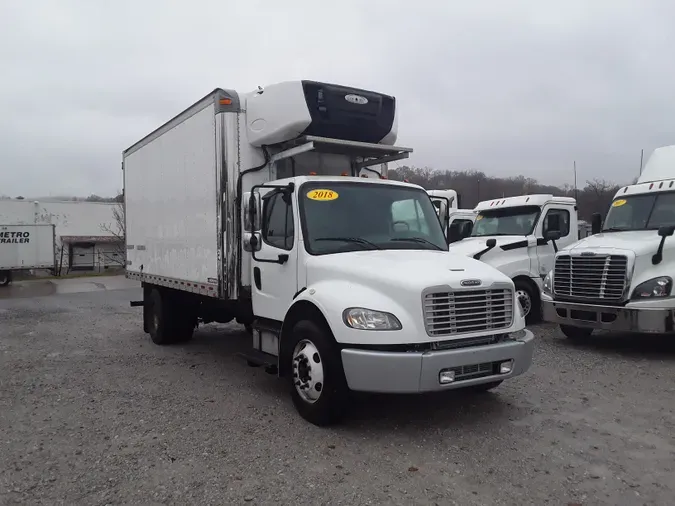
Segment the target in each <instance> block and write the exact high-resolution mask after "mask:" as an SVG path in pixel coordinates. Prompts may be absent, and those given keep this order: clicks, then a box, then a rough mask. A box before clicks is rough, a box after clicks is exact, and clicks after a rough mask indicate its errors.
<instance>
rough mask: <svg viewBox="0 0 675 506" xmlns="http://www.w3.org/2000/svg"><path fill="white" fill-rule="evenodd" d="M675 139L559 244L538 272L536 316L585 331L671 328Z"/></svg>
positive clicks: (582, 335) (576, 335)
mask: <svg viewBox="0 0 675 506" xmlns="http://www.w3.org/2000/svg"><path fill="white" fill-rule="evenodd" d="M673 166H675V146H667V147H663V148H658V149H657V150H655V151H654V154H653V155H652V156H651V157H650V159H649V161H648V162H647V164H646V166H645V168H644V170H643V172H642V175H641V177H640V179H638V182H637V184H635V185H630V186H626V187H624V188H621V189H620V190H619V191H618V192H617V193H616V195H615V196H614V200H613V202H612V204H611V205H610V209H609V212H608V213H607V218H606V219H605V223H604V226H602V224H601V218H600V215H596V216H594V220H593V229H594V230H593V234H594V235H591V236H589V237H587V238H585V239H582V240H581V241H579V242H578V243H576V244H574V245H573V246H570V247H567V248H565V249H562V250H561V251H559V252H558V254H557V255H556V257H555V265H554V267H553V269H551V271H550V272H549V274H548V275H547V276H546V279H545V281H544V287H543V294H542V303H543V309H544V319H545V320H546V321H549V322H553V323H557V324H559V325H560V329H561V331H562V332H563V334H564V335H565V336H566V337H568V338H570V339H575V340H584V339H587V338H588V337H589V336H590V335H591V334H592V332H593V330H594V329H598V330H606V331H610V332H638V333H654V334H670V335H672V334H674V333H675V298H674V297H673V295H674V294H673V273H674V272H675V241H674V240H673V237H672V235H673V230H674V229H675V178H673Z"/></svg>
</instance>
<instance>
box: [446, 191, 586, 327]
mask: <svg viewBox="0 0 675 506" xmlns="http://www.w3.org/2000/svg"><path fill="white" fill-rule="evenodd" d="M474 210H475V211H476V214H477V216H476V220H475V223H474V225H473V228H472V230H471V234H470V236H469V237H466V238H464V239H462V240H461V241H459V242H454V243H452V244H451V245H450V251H451V252H452V253H457V254H464V255H467V256H472V257H473V258H475V259H480V260H482V261H483V262H486V263H487V264H489V265H491V266H493V267H495V268H497V269H499V270H500V271H501V272H503V273H504V274H506V275H507V276H508V277H509V278H511V279H512V280H513V281H514V283H515V285H516V292H517V295H518V300H519V301H520V304H521V305H522V307H523V312H524V313H525V317H526V319H527V321H528V323H536V322H537V321H539V320H540V319H541V297H540V291H541V288H542V286H543V282H544V277H546V274H548V272H549V271H550V270H551V268H552V267H553V258H554V256H555V252H556V248H561V249H562V248H564V247H566V246H569V245H570V244H573V243H575V242H576V241H577V240H578V231H577V205H576V200H575V199H573V198H570V197H555V196H553V195H546V194H544V195H541V194H540V195H520V196H516V197H506V198H501V199H492V200H485V201H483V202H479V203H478V205H477V206H476V208H475V209H474Z"/></svg>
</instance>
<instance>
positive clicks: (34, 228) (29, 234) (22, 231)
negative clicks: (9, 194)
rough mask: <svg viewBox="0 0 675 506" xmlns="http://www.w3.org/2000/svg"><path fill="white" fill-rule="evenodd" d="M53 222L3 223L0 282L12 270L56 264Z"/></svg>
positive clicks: (5, 281) (52, 268)
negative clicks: (48, 223)
mask: <svg viewBox="0 0 675 506" xmlns="http://www.w3.org/2000/svg"><path fill="white" fill-rule="evenodd" d="M55 241H56V236H55V232H54V225H0V286H7V285H9V284H10V283H11V282H12V277H13V273H15V272H17V271H27V270H33V269H45V270H50V271H52V272H54V271H55V268H56V249H55Z"/></svg>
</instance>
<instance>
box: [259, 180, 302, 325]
mask: <svg viewBox="0 0 675 506" xmlns="http://www.w3.org/2000/svg"><path fill="white" fill-rule="evenodd" d="M261 207H262V209H261V215H262V216H261V218H262V220H261V226H260V240H259V244H258V246H259V248H253V251H252V258H251V270H252V272H251V298H252V303H253V314H254V315H255V316H256V317H257V318H267V319H270V320H275V321H278V322H281V321H283V319H284V316H285V315H286V312H287V310H288V308H289V307H290V305H291V302H292V301H293V296H294V295H295V293H296V292H297V291H298V281H297V272H298V250H297V243H298V241H297V234H296V230H299V227H298V224H297V216H298V213H297V208H296V204H295V199H294V198H293V193H292V192H291V191H284V190H281V189H275V190H272V191H269V192H268V193H266V194H265V195H264V196H263V197H262V206H261Z"/></svg>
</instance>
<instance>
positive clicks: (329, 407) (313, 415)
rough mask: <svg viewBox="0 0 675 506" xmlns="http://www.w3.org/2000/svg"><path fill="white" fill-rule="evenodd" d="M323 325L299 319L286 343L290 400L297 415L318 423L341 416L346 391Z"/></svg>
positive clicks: (331, 422)
mask: <svg viewBox="0 0 675 506" xmlns="http://www.w3.org/2000/svg"><path fill="white" fill-rule="evenodd" d="M322 327H323V326H320V325H317V324H316V323H315V322H313V321H309V320H303V321H299V322H298V323H296V324H295V326H294V327H293V330H292V331H291V336H290V342H289V343H288V349H290V350H292V353H291V354H290V355H289V356H288V359H290V360H291V366H290V367H289V370H290V371H291V374H290V375H289V376H290V382H291V397H292V399H293V404H294V406H295V409H297V411H298V413H300V416H302V417H303V418H304V419H305V420H307V421H308V422H310V423H312V424H314V425H318V426H323V425H330V424H333V423H336V422H338V421H339V420H340V418H341V416H342V414H343V407H344V405H345V398H346V395H347V384H346V381H345V377H344V371H343V369H342V361H341V360H340V355H339V351H338V349H337V346H336V345H335V343H334V342H333V340H332V336H330V334H329V331H328V330H327V329H323V328H322Z"/></svg>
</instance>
